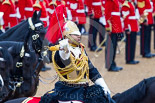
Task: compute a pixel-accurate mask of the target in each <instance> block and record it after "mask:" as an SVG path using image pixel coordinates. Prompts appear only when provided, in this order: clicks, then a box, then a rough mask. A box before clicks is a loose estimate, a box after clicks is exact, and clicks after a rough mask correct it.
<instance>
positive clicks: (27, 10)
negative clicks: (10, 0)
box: [18, 0, 33, 21]
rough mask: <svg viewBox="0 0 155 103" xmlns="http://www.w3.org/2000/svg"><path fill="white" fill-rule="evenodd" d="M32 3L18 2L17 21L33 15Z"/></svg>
mask: <svg viewBox="0 0 155 103" xmlns="http://www.w3.org/2000/svg"><path fill="white" fill-rule="evenodd" d="M32 5H33V1H32V0H19V1H18V7H19V12H20V15H21V18H20V19H19V21H22V20H24V19H27V18H29V17H32V15H33V7H32Z"/></svg>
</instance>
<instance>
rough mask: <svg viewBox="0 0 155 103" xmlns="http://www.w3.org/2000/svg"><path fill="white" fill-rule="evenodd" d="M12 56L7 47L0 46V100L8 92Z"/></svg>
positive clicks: (3, 98)
mask: <svg viewBox="0 0 155 103" xmlns="http://www.w3.org/2000/svg"><path fill="white" fill-rule="evenodd" d="M12 64H13V62H12V56H11V55H10V54H9V52H8V51H7V49H5V48H2V47H0V102H1V101H3V100H5V98H6V97H7V96H8V94H9V80H10V72H11V69H12Z"/></svg>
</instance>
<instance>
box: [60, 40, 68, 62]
mask: <svg viewBox="0 0 155 103" xmlns="http://www.w3.org/2000/svg"><path fill="white" fill-rule="evenodd" d="M59 44H60V50H59V55H60V57H61V58H62V59H63V60H66V59H68V58H69V57H70V49H69V43H68V39H64V40H61V41H59Z"/></svg>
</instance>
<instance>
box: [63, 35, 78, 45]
mask: <svg viewBox="0 0 155 103" xmlns="http://www.w3.org/2000/svg"><path fill="white" fill-rule="evenodd" d="M65 36H66V37H67V38H68V39H70V40H71V41H72V42H73V43H74V44H76V45H80V43H79V42H77V41H76V40H74V39H73V38H72V37H71V36H70V35H69V34H66V35H65Z"/></svg>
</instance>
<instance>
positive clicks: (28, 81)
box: [0, 12, 45, 100]
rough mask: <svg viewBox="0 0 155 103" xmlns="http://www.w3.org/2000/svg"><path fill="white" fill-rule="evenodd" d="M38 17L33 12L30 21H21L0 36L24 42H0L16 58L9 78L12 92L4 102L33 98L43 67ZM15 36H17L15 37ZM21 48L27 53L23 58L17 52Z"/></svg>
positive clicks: (3, 38)
mask: <svg viewBox="0 0 155 103" xmlns="http://www.w3.org/2000/svg"><path fill="white" fill-rule="evenodd" d="M40 15H41V14H40V13H39V14H37V13H36V12H34V14H33V17H32V19H28V20H27V21H23V22H22V23H20V24H19V25H17V26H15V27H13V28H11V29H9V30H8V31H7V32H6V33H5V34H2V35H1V36H0V40H6V41H24V43H15V42H10V43H9V42H4V41H3V42H1V43H2V44H3V45H2V46H4V47H6V45H7V47H8V48H10V47H11V49H12V50H10V51H11V53H12V56H13V58H16V59H14V62H15V63H14V69H13V73H12V77H11V79H13V80H12V81H11V84H13V86H14V87H13V88H12V91H11V92H9V93H10V94H11V95H9V97H10V98H8V97H7V98H6V100H7V99H13V98H19V97H24V96H33V95H34V94H35V93H36V90H37V85H38V82H39V77H38V75H39V72H40V69H41V68H42V67H43V61H42V58H41V49H42V40H43V38H44V35H45V29H44V28H43V24H42V22H41V21H40V20H39V18H40ZM23 31H24V32H23ZM14 32H15V33H14ZM17 34H18V35H19V36H17ZM40 34H41V35H40ZM14 44H16V47H15V46H13V45H14ZM11 45H12V46H11ZM17 45H19V46H17ZM23 46H24V49H25V50H27V51H26V52H25V54H24V55H25V56H24V57H22V58H21V57H20V55H19V52H21V50H22V47H23ZM36 54H37V55H36ZM33 59H34V60H33ZM37 59H38V60H37ZM22 63H23V64H22ZM21 64H22V66H21ZM20 66H21V67H20ZM17 68H18V69H17Z"/></svg>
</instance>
